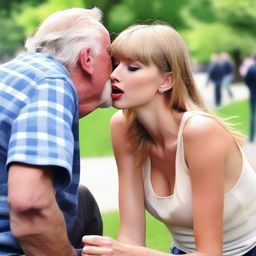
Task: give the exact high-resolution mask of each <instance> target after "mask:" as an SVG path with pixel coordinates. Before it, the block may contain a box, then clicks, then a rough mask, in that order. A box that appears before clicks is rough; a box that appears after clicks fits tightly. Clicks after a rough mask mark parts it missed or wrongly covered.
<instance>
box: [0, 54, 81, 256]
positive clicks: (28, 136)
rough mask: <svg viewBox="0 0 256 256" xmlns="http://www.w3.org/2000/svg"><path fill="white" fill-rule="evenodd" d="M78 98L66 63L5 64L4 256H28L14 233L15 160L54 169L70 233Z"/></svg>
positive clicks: (1, 84) (0, 69) (1, 77)
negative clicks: (10, 184)
mask: <svg viewBox="0 0 256 256" xmlns="http://www.w3.org/2000/svg"><path fill="white" fill-rule="evenodd" d="M78 120H79V117H78V98H77V94H76V91H75V89H74V86H73V84H72V81H71V80H70V76H69V74H68V72H67V70H66V68H65V66H64V65H63V64H61V63H60V62H59V61H58V60H56V59H54V58H53V57H51V56H49V55H46V54H41V53H27V54H24V55H20V56H18V57H17V58H15V59H13V60H12V61H10V62H7V63H5V64H3V65H1V66H0V255H20V254H23V252H22V250H21V248H20V247H19V245H18V244H17V242H16V240H15V238H14V237H13V235H12V233H11V231H10V221H9V208H8V203H7V176H8V174H7V171H8V165H9V164H10V163H12V162H20V163H26V164H30V165H39V166H40V165H41V166H44V165H47V166H48V165H50V166H53V169H54V172H55V177H56V178H55V187H56V198H57V202H58V204H59V207H60V209H61V210H62V212H63V214H64V217H65V220H66V224H67V230H70V228H71V227H72V224H73V223H74V218H75V215H76V206H77V187H78V183H79V174H80V166H79V164H80V157H79V142H78Z"/></svg>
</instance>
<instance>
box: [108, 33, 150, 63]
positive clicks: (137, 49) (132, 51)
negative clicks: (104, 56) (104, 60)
mask: <svg viewBox="0 0 256 256" xmlns="http://www.w3.org/2000/svg"><path fill="white" fill-rule="evenodd" d="M146 41H147V40H145V37H143V36H141V35H139V34H138V33H131V34H127V35H126V36H123V37H121V36H118V37H117V38H116V39H115V40H114V41H113V43H112V44H111V48H110V52H111V56H112V57H114V58H119V59H120V58H124V59H129V60H134V61H135V60H136V61H140V62H141V63H143V64H145V65H148V64H149V63H151V62H152V58H151V56H150V54H149V53H150V52H151V49H148V48H149V47H150V46H149V45H150V44H149V43H147V42H146Z"/></svg>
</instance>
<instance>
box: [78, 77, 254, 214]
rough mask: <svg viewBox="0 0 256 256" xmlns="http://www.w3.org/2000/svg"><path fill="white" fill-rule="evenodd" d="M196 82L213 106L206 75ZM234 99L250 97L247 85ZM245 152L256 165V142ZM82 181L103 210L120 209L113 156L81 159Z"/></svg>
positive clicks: (236, 91)
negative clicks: (206, 83) (206, 84)
mask: <svg viewBox="0 0 256 256" xmlns="http://www.w3.org/2000/svg"><path fill="white" fill-rule="evenodd" d="M195 80H196V84H197V86H198V89H199V91H200V92H201V94H202V95H203V97H204V99H205V101H206V103H207V104H208V105H209V107H212V106H213V86H211V84H209V85H208V86H207V87H206V86H205V81H206V75H205V74H196V75H195ZM232 89H233V93H234V99H235V100H240V99H245V98H248V91H247V88H246V87H245V86H236V87H233V88H232ZM230 102H231V100H230V99H229V97H228V95H227V92H226V91H225V90H224V91H223V104H228V103H230ZM244 149H245V152H246V154H247V156H248V158H249V159H250V160H251V161H252V162H253V164H255V166H256V155H255V153H256V144H249V143H248V144H246V145H245V147H244ZM80 183H81V184H83V185H86V186H87V187H88V188H89V189H90V190H91V192H92V193H93V195H94V197H95V199H96V201H97V202H98V204H99V207H100V210H101V211H102V212H106V211H111V210H116V209H118V178H117V168H116V164H115V160H114V157H113V156H107V157H100V158H98V157H95V158H83V159H81V178H80Z"/></svg>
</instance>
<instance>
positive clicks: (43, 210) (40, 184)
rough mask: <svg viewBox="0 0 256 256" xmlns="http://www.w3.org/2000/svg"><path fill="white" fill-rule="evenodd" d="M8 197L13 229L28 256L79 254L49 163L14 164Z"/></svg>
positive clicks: (10, 169)
mask: <svg viewBox="0 0 256 256" xmlns="http://www.w3.org/2000/svg"><path fill="white" fill-rule="evenodd" d="M8 201H9V206H10V222H11V230H12V233H13V235H14V236H15V238H16V239H17V240H18V242H19V243H20V245H21V247H22V248H23V250H24V253H25V254H26V255H27V256H28V255H29V256H34V255H35V256H39V255H40V256H46V255H47V256H53V255H63V256H64V255H65V256H73V255H76V251H75V249H74V248H73V247H72V246H71V245H70V243H69V241H68V237H67V231H66V225H65V220H64V216H63V214H62V212H61V211H60V209H59V207H58V204H57V202H56V199H55V190H54V186H53V173H52V170H51V168H50V167H41V166H40V167H39V166H38V167H37V166H29V165H24V164H19V163H15V164H12V165H11V166H10V168H9V176H8Z"/></svg>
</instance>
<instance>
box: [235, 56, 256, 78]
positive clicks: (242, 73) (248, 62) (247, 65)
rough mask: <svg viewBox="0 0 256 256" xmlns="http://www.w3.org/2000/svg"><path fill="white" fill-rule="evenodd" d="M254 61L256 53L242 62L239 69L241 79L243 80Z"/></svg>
mask: <svg viewBox="0 0 256 256" xmlns="http://www.w3.org/2000/svg"><path fill="white" fill-rule="evenodd" d="M255 59H256V53H253V54H252V55H251V56H248V57H246V58H245V59H244V60H243V62H242V64H241V65H240V67H239V74H240V76H241V77H242V78H245V76H246V74H247V72H248V70H249V69H250V67H251V66H252V65H254V64H255Z"/></svg>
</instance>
